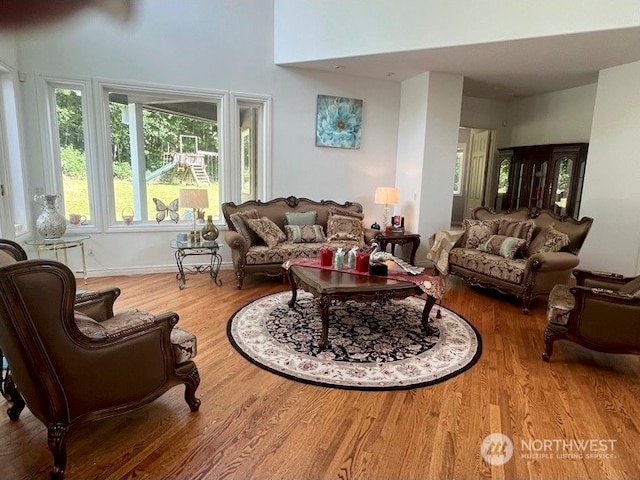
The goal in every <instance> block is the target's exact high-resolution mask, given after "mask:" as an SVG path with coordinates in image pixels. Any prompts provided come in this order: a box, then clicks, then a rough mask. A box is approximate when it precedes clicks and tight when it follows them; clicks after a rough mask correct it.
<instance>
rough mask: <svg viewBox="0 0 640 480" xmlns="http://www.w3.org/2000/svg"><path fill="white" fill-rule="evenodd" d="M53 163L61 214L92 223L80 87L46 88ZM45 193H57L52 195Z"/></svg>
mask: <svg viewBox="0 0 640 480" xmlns="http://www.w3.org/2000/svg"><path fill="white" fill-rule="evenodd" d="M50 89H51V95H50V97H49V98H50V99H51V101H52V112H53V113H54V116H53V118H52V119H51V120H52V126H53V130H54V131H53V144H54V145H55V148H54V161H55V163H56V164H57V165H60V173H61V178H62V198H63V203H64V211H63V212H61V213H63V214H64V213H65V212H66V213H67V214H71V213H75V214H78V215H83V216H84V217H85V218H86V220H85V223H86V224H91V223H93V221H92V218H93V216H92V214H91V203H90V201H89V194H90V182H89V176H88V169H87V154H86V150H85V145H86V144H87V143H88V142H87V141H86V138H85V131H86V128H85V123H86V118H87V115H86V114H85V108H86V107H85V105H84V103H85V101H86V98H87V97H86V95H85V93H84V87H83V86H82V85H75V86H69V85H62V84H55V83H51V84H50ZM46 193H58V189H56V191H55V192H54V191H51V192H46Z"/></svg>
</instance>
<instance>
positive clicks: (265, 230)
mask: <svg viewBox="0 0 640 480" xmlns="http://www.w3.org/2000/svg"><path fill="white" fill-rule="evenodd" d="M247 224H248V225H249V228H251V229H252V230H253V231H254V232H256V233H257V234H258V236H259V237H260V238H261V239H262V240H264V242H265V243H266V244H267V246H268V247H269V248H273V247H275V246H276V245H278V244H279V243H282V242H284V241H285V240H286V239H287V237H286V236H285V234H284V232H283V231H282V230H280V227H278V225H276V224H275V223H274V222H273V220H271V219H270V218H268V217H262V218H258V219H255V218H248V219H247Z"/></svg>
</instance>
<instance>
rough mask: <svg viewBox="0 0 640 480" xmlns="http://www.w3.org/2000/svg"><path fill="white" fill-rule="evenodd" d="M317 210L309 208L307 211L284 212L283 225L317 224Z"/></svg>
mask: <svg viewBox="0 0 640 480" xmlns="http://www.w3.org/2000/svg"><path fill="white" fill-rule="evenodd" d="M317 218H318V212H316V211H315V210H310V211H308V212H285V214H284V224H285V225H315V224H317V223H318V222H317Z"/></svg>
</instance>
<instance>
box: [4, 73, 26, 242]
mask: <svg viewBox="0 0 640 480" xmlns="http://www.w3.org/2000/svg"><path fill="white" fill-rule="evenodd" d="M19 138H20V136H19V134H18V113H17V104H16V94H15V88H14V75H13V74H12V73H11V71H10V70H9V68H7V67H5V66H4V65H2V64H1V63H0V189H1V190H2V191H1V192H0V193H1V195H0V219H1V223H0V235H2V236H3V237H5V238H14V237H15V238H19V237H20V236H22V235H26V234H28V233H29V228H28V220H27V202H28V201H29V199H28V198H27V195H26V193H25V192H26V189H25V186H24V185H25V184H24V175H23V174H22V172H23V165H22V154H21V146H20V141H19ZM9 232H11V233H9Z"/></svg>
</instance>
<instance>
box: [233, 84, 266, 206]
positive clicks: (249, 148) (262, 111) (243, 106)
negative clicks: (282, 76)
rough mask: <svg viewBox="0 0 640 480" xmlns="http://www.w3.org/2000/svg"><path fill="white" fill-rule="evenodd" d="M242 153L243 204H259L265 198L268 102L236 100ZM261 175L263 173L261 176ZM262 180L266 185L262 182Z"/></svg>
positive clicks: (239, 151) (262, 100)
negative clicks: (261, 197) (251, 202)
mask: <svg viewBox="0 0 640 480" xmlns="http://www.w3.org/2000/svg"><path fill="white" fill-rule="evenodd" d="M234 100H235V103H236V118H237V131H238V134H239V137H238V144H239V147H238V153H239V164H238V166H239V173H238V174H239V177H240V179H239V180H240V201H242V202H246V201H247V200H257V199H258V198H259V197H260V196H262V195H265V193H266V192H264V185H265V178H264V177H265V173H266V170H267V169H266V166H265V163H264V161H265V158H266V152H267V147H266V144H265V136H266V133H265V127H266V124H267V121H266V117H267V115H268V101H267V99H266V98H264V99H256V98H248V97H237V96H236V97H234ZM259 172H262V174H260V173H259ZM260 180H262V182H260Z"/></svg>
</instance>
